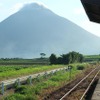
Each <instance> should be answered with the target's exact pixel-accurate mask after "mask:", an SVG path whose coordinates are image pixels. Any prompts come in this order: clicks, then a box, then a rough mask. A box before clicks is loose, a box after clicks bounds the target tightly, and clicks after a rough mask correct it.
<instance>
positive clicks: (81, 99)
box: [80, 70, 100, 100]
mask: <svg viewBox="0 0 100 100" xmlns="http://www.w3.org/2000/svg"><path fill="white" fill-rule="evenodd" d="M99 72H100V70H99V71H98V72H97V73H96V75H95V76H94V78H93V79H92V81H91V83H90V84H89V86H88V87H87V89H86V90H85V92H84V94H83V95H82V97H81V98H80V100H83V98H84V96H85V95H86V93H87V92H88V90H89V89H90V87H91V85H92V84H93V82H94V80H95V79H96V77H97V75H98V74H99Z"/></svg>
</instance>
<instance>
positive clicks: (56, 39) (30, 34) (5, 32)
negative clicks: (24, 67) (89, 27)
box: [0, 3, 100, 57]
mask: <svg viewBox="0 0 100 100" xmlns="http://www.w3.org/2000/svg"><path fill="white" fill-rule="evenodd" d="M99 43H100V38H98V37H96V36H95V35H93V34H91V33H89V32H87V31H85V30H84V29H82V28H81V27H79V26H77V25H76V24H74V23H72V22H70V21H69V20H67V19H65V18H63V17H60V16H58V15H56V14H55V13H53V12H52V11H50V10H49V9H47V8H45V7H43V6H40V5H38V4H36V3H32V4H27V5H25V6H24V7H23V8H22V9H21V10H20V11H18V12H17V13H15V14H13V15H11V16H10V17H8V18H7V19H5V20H4V21H3V22H1V23H0V55H1V57H36V56H37V55H39V54H40V53H41V52H45V53H46V54H50V53H58V54H61V53H66V52H69V51H72V50H75V51H79V52H81V53H84V54H95V53H99V50H100V44H99Z"/></svg>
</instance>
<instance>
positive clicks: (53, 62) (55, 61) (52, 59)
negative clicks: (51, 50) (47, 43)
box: [49, 54, 57, 64]
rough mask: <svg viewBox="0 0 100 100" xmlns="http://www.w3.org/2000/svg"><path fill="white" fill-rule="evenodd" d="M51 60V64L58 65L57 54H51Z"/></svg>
mask: <svg viewBox="0 0 100 100" xmlns="http://www.w3.org/2000/svg"><path fill="white" fill-rule="evenodd" d="M49 60H50V64H56V63H57V57H56V55H55V54H51V56H50V57H49Z"/></svg>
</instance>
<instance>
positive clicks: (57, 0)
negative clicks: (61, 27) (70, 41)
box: [0, 0, 100, 36]
mask: <svg viewBox="0 0 100 100" xmlns="http://www.w3.org/2000/svg"><path fill="white" fill-rule="evenodd" d="M34 1H35V2H42V3H43V4H45V5H46V6H47V7H48V8H49V9H51V10H52V11H53V12H54V13H56V14H58V15H60V16H62V17H65V18H67V19H69V20H71V21H72V22H74V23H76V24H77V25H79V26H81V27H83V28H84V29H86V30H88V31H89V32H91V33H93V34H95V35H97V36H100V24H97V23H93V22H90V21H89V19H88V17H87V15H86V13H85V11H84V9H83V6H82V4H81V1H80V0H0V22H1V21H3V20H4V19H6V18H7V17H8V16H10V15H11V14H13V13H15V12H16V11H18V10H19V9H20V7H22V5H23V4H24V3H27V2H34Z"/></svg>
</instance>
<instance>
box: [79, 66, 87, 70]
mask: <svg viewBox="0 0 100 100" xmlns="http://www.w3.org/2000/svg"><path fill="white" fill-rule="evenodd" d="M83 69H85V67H84V66H83V65H78V66H77V70H83Z"/></svg>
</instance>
